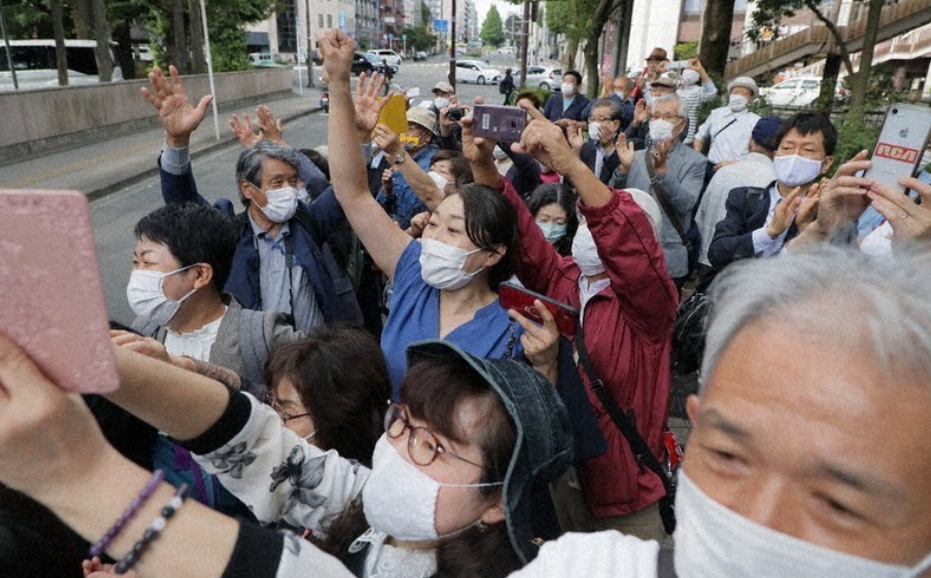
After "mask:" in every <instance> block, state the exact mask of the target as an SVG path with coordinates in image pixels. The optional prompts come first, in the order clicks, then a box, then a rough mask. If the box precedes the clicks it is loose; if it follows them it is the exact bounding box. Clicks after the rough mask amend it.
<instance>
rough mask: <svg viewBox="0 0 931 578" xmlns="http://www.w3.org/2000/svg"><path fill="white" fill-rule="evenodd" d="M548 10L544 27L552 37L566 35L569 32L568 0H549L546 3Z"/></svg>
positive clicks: (569, 7)
mask: <svg viewBox="0 0 931 578" xmlns="http://www.w3.org/2000/svg"><path fill="white" fill-rule="evenodd" d="M546 7H547V8H548V10H547V11H546V15H545V20H544V21H545V22H546V27H547V28H549V29H550V32H551V33H552V34H553V35H556V34H566V33H567V32H568V31H569V23H570V21H571V18H570V15H571V14H572V7H571V6H570V5H569V0H550V1H549V2H547V3H546Z"/></svg>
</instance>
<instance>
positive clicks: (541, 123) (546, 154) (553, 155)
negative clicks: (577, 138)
mask: <svg viewBox="0 0 931 578" xmlns="http://www.w3.org/2000/svg"><path fill="white" fill-rule="evenodd" d="M520 106H521V108H523V109H524V110H526V111H527V113H528V114H529V115H530V122H529V123H527V127H526V128H525V129H524V132H523V133H522V134H521V139H520V143H518V144H516V145H514V146H513V147H512V149H511V150H513V151H515V152H519V153H526V154H529V155H531V156H532V157H533V158H535V159H537V160H538V161H540V162H541V163H543V164H544V165H546V166H547V167H549V168H550V169H552V170H554V171H556V172H557V173H559V174H561V175H567V174H568V173H569V171H570V170H571V169H572V168H573V167H574V163H578V162H581V161H579V159H578V157H576V156H575V154H573V152H572V149H571V148H569V143H567V142H566V137H564V136H563V133H562V129H560V128H559V127H558V126H556V125H555V124H553V123H551V122H550V121H549V120H547V118H546V117H545V116H543V113H542V112H540V111H539V110H537V109H536V108H534V107H533V105H531V104H530V103H528V102H527V101H521V103H520Z"/></svg>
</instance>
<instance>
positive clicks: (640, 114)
mask: <svg viewBox="0 0 931 578" xmlns="http://www.w3.org/2000/svg"><path fill="white" fill-rule="evenodd" d="M649 117H650V107H648V106H647V101H646V100H644V99H640V100H638V101H637V104H636V105H635V106H634V124H635V125H637V126H640V125H641V124H643V123H644V122H646V120H647V119H648V118H649Z"/></svg>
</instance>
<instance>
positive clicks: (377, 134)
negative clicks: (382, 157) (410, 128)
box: [372, 124, 403, 178]
mask: <svg viewBox="0 0 931 578" xmlns="http://www.w3.org/2000/svg"><path fill="white" fill-rule="evenodd" d="M372 137H373V138H374V139H375V144H376V145H378V148H379V149H381V150H383V151H385V152H386V153H387V154H389V155H392V156H393V155H396V154H398V153H400V152H401V150H402V148H403V147H402V145H401V138H400V137H399V136H398V133H396V132H394V131H393V130H391V129H390V128H388V127H387V126H385V125H383V124H379V125H376V126H375V130H374V132H373V133H372ZM386 170H390V169H386ZM383 178H384V177H383Z"/></svg>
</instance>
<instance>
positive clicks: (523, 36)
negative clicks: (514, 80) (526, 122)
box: [505, 0, 530, 98]
mask: <svg viewBox="0 0 931 578" xmlns="http://www.w3.org/2000/svg"><path fill="white" fill-rule="evenodd" d="M512 22H513V21H512ZM511 42H512V43H513V39H512V40H511ZM529 44H530V0H524V17H523V20H522V21H521V23H520V77H521V78H522V79H525V78H527V47H528V46H529ZM505 98H507V96H505Z"/></svg>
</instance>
